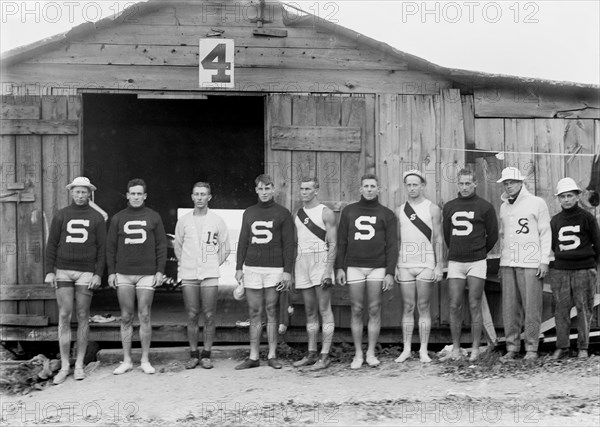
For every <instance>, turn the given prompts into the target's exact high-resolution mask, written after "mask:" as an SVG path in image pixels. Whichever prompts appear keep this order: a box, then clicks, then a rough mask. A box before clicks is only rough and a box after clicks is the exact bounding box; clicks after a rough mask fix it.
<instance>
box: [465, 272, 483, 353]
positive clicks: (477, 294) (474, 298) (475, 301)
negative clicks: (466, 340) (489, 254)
mask: <svg viewBox="0 0 600 427" xmlns="http://www.w3.org/2000/svg"><path fill="white" fill-rule="evenodd" d="M467 283H468V284H469V308H470V309H471V333H472V335H473V347H472V350H471V357H470V358H469V360H471V361H474V360H476V359H477V358H478V357H479V346H480V345H481V331H482V330H483V315H482V314H481V298H482V296H483V292H484V289H485V279H481V278H479V277H473V276H468V277H467Z"/></svg>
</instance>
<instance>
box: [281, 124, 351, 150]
mask: <svg viewBox="0 0 600 427" xmlns="http://www.w3.org/2000/svg"><path fill="white" fill-rule="evenodd" d="M360 138H361V128H359V127H356V128H354V127H335V126H272V127H271V141H272V145H271V147H272V149H273V150H291V151H353V152H360V149H361V139H360Z"/></svg>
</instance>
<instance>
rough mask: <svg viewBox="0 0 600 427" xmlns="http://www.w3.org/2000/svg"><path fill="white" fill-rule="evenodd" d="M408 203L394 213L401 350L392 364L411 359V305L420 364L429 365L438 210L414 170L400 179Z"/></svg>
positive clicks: (438, 270) (438, 271)
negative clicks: (397, 239)
mask: <svg viewBox="0 0 600 427" xmlns="http://www.w3.org/2000/svg"><path fill="white" fill-rule="evenodd" d="M402 178H403V181H404V187H405V188H406V191H407V193H408V200H407V201H406V202H405V203H404V204H402V205H401V206H400V207H399V208H398V209H397V210H396V216H397V217H398V221H399V223H400V254H399V256H398V264H397V266H396V277H395V278H396V281H397V282H398V283H400V289H401V292H402V299H403V300H404V312H403V315H402V337H403V340H404V349H403V350H402V353H401V354H400V356H399V357H398V358H397V359H396V362H404V361H405V360H406V359H408V358H410V356H411V342H412V334H413V330H414V327H415V321H414V312H415V301H416V305H417V309H418V311H419V337H420V340H421V348H420V349H419V358H420V360H421V362H424V363H427V362H431V358H430V357H429V355H428V354H427V345H428V342H429V333H430V331H431V313H430V310H429V299H430V296H431V290H432V288H433V283H434V282H437V281H440V280H441V279H442V276H443V271H442V264H443V263H442V239H443V237H442V236H443V234H442V213H441V210H440V208H439V207H438V206H436V205H435V204H434V203H432V202H431V201H430V200H428V199H426V198H425V197H424V195H423V193H424V190H425V185H426V181H425V177H424V175H423V174H422V173H421V172H420V171H418V170H409V171H407V172H405V173H404V175H403V177H402Z"/></svg>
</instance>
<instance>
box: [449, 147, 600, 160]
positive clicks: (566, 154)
mask: <svg viewBox="0 0 600 427" xmlns="http://www.w3.org/2000/svg"><path fill="white" fill-rule="evenodd" d="M440 150H449V151H470V152H472V153H496V158H498V159H499V160H502V159H504V155H505V154H523V155H526V154H529V155H534V156H568V157H570V156H583V157H594V156H597V155H598V154H593V153H590V154H581V153H541V152H535V151H498V150H471V149H468V148H451V147H440Z"/></svg>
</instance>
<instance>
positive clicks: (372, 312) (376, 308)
mask: <svg viewBox="0 0 600 427" xmlns="http://www.w3.org/2000/svg"><path fill="white" fill-rule="evenodd" d="M380 314H381V304H373V305H370V306H369V317H372V318H373V317H379V316H380Z"/></svg>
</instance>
